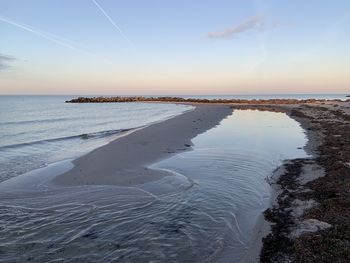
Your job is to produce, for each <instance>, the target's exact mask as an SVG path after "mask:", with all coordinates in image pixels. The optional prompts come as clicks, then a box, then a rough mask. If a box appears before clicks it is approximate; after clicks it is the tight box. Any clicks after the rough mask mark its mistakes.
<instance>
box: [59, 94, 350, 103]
mask: <svg viewBox="0 0 350 263" xmlns="http://www.w3.org/2000/svg"><path fill="white" fill-rule="evenodd" d="M331 101H333V102H342V100H340V99H200V98H181V97H143V96H134V97H120V96H117V97H78V98H75V99H72V100H67V101H66V103H124V102H172V103H210V104H226V103H234V104H301V103H325V102H331ZM346 101H350V99H348V100H346Z"/></svg>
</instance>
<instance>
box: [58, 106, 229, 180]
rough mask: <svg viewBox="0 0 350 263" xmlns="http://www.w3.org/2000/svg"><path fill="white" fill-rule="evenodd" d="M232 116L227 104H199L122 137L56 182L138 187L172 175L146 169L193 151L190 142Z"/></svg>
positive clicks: (99, 149)
mask: <svg viewBox="0 0 350 263" xmlns="http://www.w3.org/2000/svg"><path fill="white" fill-rule="evenodd" d="M230 113H232V109H230V107H229V106H228V105H209V104H202V105H201V104H196V107H195V109H194V110H192V111H189V112H186V113H184V114H182V115H179V116H176V117H174V118H171V119H169V120H166V121H163V122H160V123H156V124H153V125H150V126H148V127H146V128H143V129H139V130H136V131H135V132H133V133H131V134H129V135H127V136H124V137H121V138H119V139H117V140H115V141H113V142H111V143H109V144H107V145H105V146H103V147H101V148H98V149H96V150H94V151H92V152H90V153H88V154H86V155H84V156H82V157H80V158H78V159H76V160H75V161H74V162H73V163H74V165H75V167H74V168H73V169H72V170H70V171H68V172H66V173H64V174H62V175H59V176H58V177H56V178H54V180H53V183H54V184H58V185H63V186H72V185H91V184H93V185H136V184H142V183H145V182H149V181H153V180H157V179H159V178H161V177H163V176H167V175H170V174H169V173H167V172H165V171H158V170H157V171H156V170H152V169H150V168H148V167H147V166H148V165H150V164H152V163H155V162H157V161H159V160H161V159H164V158H168V157H170V156H172V155H174V154H176V153H178V152H182V151H185V150H188V149H190V148H191V139H192V138H194V137H195V136H197V135H198V134H201V133H203V132H205V131H207V130H208V129H210V128H213V127H214V126H216V125H218V124H219V123H220V121H221V120H222V119H223V118H225V117H227V116H228V115H229V114H230Z"/></svg>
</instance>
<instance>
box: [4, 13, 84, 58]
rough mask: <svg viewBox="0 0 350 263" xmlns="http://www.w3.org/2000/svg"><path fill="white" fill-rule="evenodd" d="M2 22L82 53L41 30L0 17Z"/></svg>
mask: <svg viewBox="0 0 350 263" xmlns="http://www.w3.org/2000/svg"><path fill="white" fill-rule="evenodd" d="M0 21H2V22H5V23H7V24H10V25H13V26H16V27H18V28H21V29H23V30H25V31H28V32H31V33H33V34H35V35H37V36H40V37H42V38H45V39H46V40H49V41H51V42H54V43H56V44H58V45H61V46H64V47H66V48H70V49H73V50H77V51H81V50H80V49H78V48H76V47H74V46H72V45H71V44H68V43H66V42H64V41H61V40H58V39H59V37H56V36H54V35H53V34H50V35H51V36H50V35H49V34H45V33H43V32H41V31H40V30H38V29H35V28H33V27H31V26H28V25H25V24H20V23H17V22H15V21H13V20H10V19H7V18H4V17H1V16H0Z"/></svg>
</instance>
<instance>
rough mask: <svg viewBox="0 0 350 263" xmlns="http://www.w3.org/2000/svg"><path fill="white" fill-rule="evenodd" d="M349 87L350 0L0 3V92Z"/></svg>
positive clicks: (254, 90)
mask: <svg viewBox="0 0 350 263" xmlns="http://www.w3.org/2000/svg"><path fill="white" fill-rule="evenodd" d="M349 92H350V1H349V0H332V1H328V0H308V1H305V0H286V1H281V0H191V1H189V0H176V1H175V0H172V1H171V0H168V1H164V0H147V1H145V0H127V1H121V0H74V1H72V0H0V94H74V95H85V94H86V95H87V94H91V95H95V94H96V95H107V94H108V95H135V94H137V95H149V94H152V95H153V94H157V95H158V94H159V95H163V94H173V95H176V94H269V93H281V94H283V93H349Z"/></svg>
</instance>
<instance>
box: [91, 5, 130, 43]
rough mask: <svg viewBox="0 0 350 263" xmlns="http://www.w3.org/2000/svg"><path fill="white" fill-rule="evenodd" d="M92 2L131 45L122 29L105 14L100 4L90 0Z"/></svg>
mask: <svg viewBox="0 0 350 263" xmlns="http://www.w3.org/2000/svg"><path fill="white" fill-rule="evenodd" d="M92 2H93V3H94V4H95V5H96V7H97V8H98V9H99V10H100V11H101V13H102V14H103V15H104V16H105V17H106V18H107V20H108V21H109V22H110V23H111V24H112V25H113V27H114V28H115V29H117V31H118V32H119V34H121V36H122V37H123V38H124V39H125V40H126V41H127V42H129V44H131V45H133V44H132V42H131V40H130V39H129V38H128V37H127V36H126V35H125V34H124V32H123V30H122V29H121V28H120V26H118V25H117V24H116V22H114V20H113V19H112V18H111V17H110V16H109V15H108V14H107V12H106V11H105V10H104V9H103V8H102V6H101V5H100V4H99V3H97V2H96V1H95V0H92Z"/></svg>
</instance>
